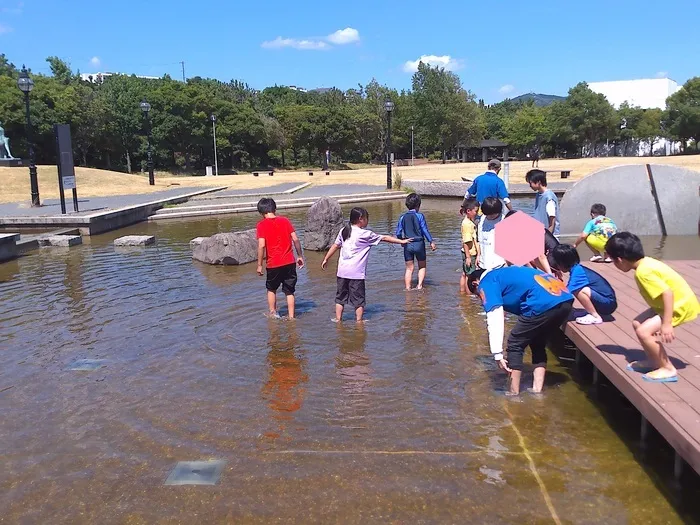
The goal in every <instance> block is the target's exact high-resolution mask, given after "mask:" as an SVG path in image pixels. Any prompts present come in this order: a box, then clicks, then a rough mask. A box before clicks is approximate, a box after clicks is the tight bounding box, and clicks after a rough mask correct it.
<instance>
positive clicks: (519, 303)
mask: <svg viewBox="0 0 700 525" xmlns="http://www.w3.org/2000/svg"><path fill="white" fill-rule="evenodd" d="M467 286H468V288H469V291H470V292H471V293H473V294H475V295H478V296H479V297H481V301H482V302H483V304H484V310H486V323H487V326H488V332H489V345H490V347H491V354H493V357H494V359H495V360H496V361H497V362H498V366H499V367H500V368H501V369H502V370H505V371H506V372H508V373H509V374H510V390H509V391H508V392H506V395H507V396H517V395H518V394H520V379H521V377H522V370H523V354H524V353H525V347H527V346H529V347H530V350H531V351H532V364H533V366H534V367H535V370H534V372H533V376H534V377H533V381H532V388H529V389H528V391H529V392H531V393H534V394H539V393H540V392H542V387H543V386H544V376H545V368H546V366H547V349H546V346H547V341H548V339H549V336H550V335H551V333H552V331H553V330H556V329H557V328H559V327H560V326H561V325H562V324H563V323H564V321H566V320H567V318H568V317H569V313H570V312H571V306H572V304H573V302H574V297H573V296H572V295H571V294H570V293H569V291H568V290H567V289H566V286H565V285H564V283H563V282H561V281H560V280H559V279H557V278H556V277H554V276H553V275H549V274H546V273H543V272H542V271H540V270H536V269H534V268H527V267H524V266H507V267H505V268H496V269H494V270H491V271H488V272H485V271H484V270H476V271H475V272H474V273H472V274H471V275H470V276H469V278H468V280H467ZM504 311H506V312H508V313H511V314H515V315H517V316H518V322H517V323H516V324H515V326H514V327H513V329H512V330H511V332H510V335H509V336H508V344H507V353H506V355H505V356H504V355H503V338H504V332H505V316H504V313H503V312H504Z"/></svg>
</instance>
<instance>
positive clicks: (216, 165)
mask: <svg viewBox="0 0 700 525" xmlns="http://www.w3.org/2000/svg"><path fill="white" fill-rule="evenodd" d="M211 129H212V131H213V132H214V175H216V176H218V175H219V159H218V158H217V156H216V115H214V114H213V113H212V115H211Z"/></svg>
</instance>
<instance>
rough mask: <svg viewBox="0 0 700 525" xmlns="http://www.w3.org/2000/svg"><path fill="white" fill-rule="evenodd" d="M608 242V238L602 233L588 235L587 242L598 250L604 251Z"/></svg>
mask: <svg viewBox="0 0 700 525" xmlns="http://www.w3.org/2000/svg"><path fill="white" fill-rule="evenodd" d="M607 242H608V238H607V237H603V236H602V235H595V234H590V235H589V236H588V237H586V244H587V245H588V246H590V247H591V248H593V249H594V250H595V251H597V252H604V251H605V245H606V244H607Z"/></svg>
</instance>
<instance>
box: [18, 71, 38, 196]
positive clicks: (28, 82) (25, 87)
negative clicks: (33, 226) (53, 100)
mask: <svg viewBox="0 0 700 525" xmlns="http://www.w3.org/2000/svg"><path fill="white" fill-rule="evenodd" d="M17 87H18V88H19V89H20V91H22V93H24V106H25V108H26V110H27V144H28V146H29V183H30V186H31V191H32V206H41V202H40V201H39V181H38V180H37V176H36V164H35V162H34V141H33V137H32V120H31V117H30V116H29V93H30V92H31V90H32V89H34V81H33V80H32V79H31V78H29V73H28V72H27V68H26V67H24V65H23V66H22V71H20V73H19V78H18V79H17Z"/></svg>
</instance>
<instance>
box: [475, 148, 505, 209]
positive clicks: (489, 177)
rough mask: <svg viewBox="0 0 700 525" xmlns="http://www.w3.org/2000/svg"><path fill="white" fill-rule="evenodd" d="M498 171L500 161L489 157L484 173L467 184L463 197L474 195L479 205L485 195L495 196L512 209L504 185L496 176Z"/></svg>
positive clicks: (499, 169)
mask: <svg viewBox="0 0 700 525" xmlns="http://www.w3.org/2000/svg"><path fill="white" fill-rule="evenodd" d="M500 171H501V161H500V160H498V159H491V160H490V161H489V163H488V166H487V170H486V173H484V174H482V175H479V176H478V177H477V178H476V179H474V182H472V185H471V186H469V189H468V190H467V193H466V194H465V195H464V198H465V199H468V198H469V197H476V200H477V201H479V205H482V204H483V203H484V200H485V199H486V198H487V197H495V198H496V199H500V200H502V201H503V204H505V205H506V208H508V210H509V211H511V210H513V205H512V204H511V203H510V197H509V196H508V190H507V189H506V185H505V183H504V182H503V180H502V179H501V178H500V177H499V176H498V174H499V172H500Z"/></svg>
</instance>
